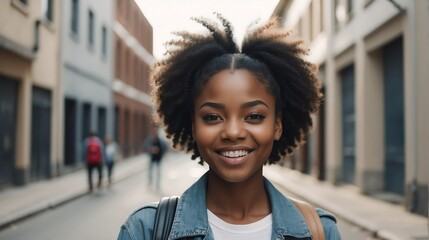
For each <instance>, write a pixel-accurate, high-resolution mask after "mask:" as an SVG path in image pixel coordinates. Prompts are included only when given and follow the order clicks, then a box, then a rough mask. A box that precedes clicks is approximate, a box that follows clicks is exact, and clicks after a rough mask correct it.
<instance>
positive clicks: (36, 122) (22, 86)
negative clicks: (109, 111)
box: [0, 0, 61, 188]
mask: <svg viewBox="0 0 429 240" xmlns="http://www.w3.org/2000/svg"><path fill="white" fill-rule="evenodd" d="M60 4H61V3H60V2H57V1H52V0H35V1H23V0H6V1H1V2H0V22H1V24H0V188H1V187H4V186H10V185H16V184H17V185H22V184H25V183H27V182H31V181H36V180H39V179H45V178H50V177H52V176H55V175H56V174H57V173H58V168H57V166H58V159H57V158H56V156H57V154H58V152H57V150H58V143H57V142H56V141H55V140H54V139H55V136H57V135H58V129H59V128H58V125H57V123H58V122H59V121H58V111H59V108H60V106H59V105H60V104H59V103H58V101H57V99H58V96H59V92H60V89H59V80H58V79H59V75H58V68H59V64H58V62H59V55H58V45H59V38H60V18H59V16H60V14H59V11H60V7H61V6H60ZM46 66H49V67H46Z"/></svg>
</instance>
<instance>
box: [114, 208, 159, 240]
mask: <svg viewBox="0 0 429 240" xmlns="http://www.w3.org/2000/svg"><path fill="white" fill-rule="evenodd" d="M157 206H158V204H157V203H152V204H147V205H145V206H143V207H141V208H139V209H137V210H135V211H134V212H133V213H131V214H130V216H129V217H128V218H127V220H126V221H125V222H124V224H122V226H121V230H120V233H119V236H118V239H121V240H125V239H151V234H152V231H153V225H154V222H155V215H156V209H157Z"/></svg>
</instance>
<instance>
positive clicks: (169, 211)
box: [152, 196, 179, 240]
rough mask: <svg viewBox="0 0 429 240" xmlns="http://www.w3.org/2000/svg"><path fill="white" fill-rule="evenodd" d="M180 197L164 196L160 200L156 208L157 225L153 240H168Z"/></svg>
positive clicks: (154, 228)
mask: <svg viewBox="0 0 429 240" xmlns="http://www.w3.org/2000/svg"><path fill="white" fill-rule="evenodd" d="M178 201H179V197H177V196H173V197H163V198H162V199H161V201H159V204H158V209H157V210H156V217H155V225H154V226H153V237H152V240H166V239H167V238H168V235H169V234H170V231H171V226H172V225H173V220H174V214H175V213H176V207H177V202H178Z"/></svg>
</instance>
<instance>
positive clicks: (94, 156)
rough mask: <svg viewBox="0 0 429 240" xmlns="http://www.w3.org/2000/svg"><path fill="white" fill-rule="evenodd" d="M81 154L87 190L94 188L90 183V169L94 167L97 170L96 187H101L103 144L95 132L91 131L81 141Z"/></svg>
mask: <svg viewBox="0 0 429 240" xmlns="http://www.w3.org/2000/svg"><path fill="white" fill-rule="evenodd" d="M82 156H83V159H84V160H85V162H86V168H87V171H88V184H89V191H90V192H92V191H93V190H94V187H93V184H92V171H93V170H94V168H95V169H97V172H98V184H97V186H98V188H101V181H102V179H103V161H104V145H103V142H102V141H101V140H100V138H98V137H97V134H96V132H94V131H91V132H90V133H89V135H88V137H87V138H85V140H84V141H83V146H82Z"/></svg>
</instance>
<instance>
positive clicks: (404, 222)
mask: <svg viewBox="0 0 429 240" xmlns="http://www.w3.org/2000/svg"><path fill="white" fill-rule="evenodd" d="M147 161H148V158H147V156H146V155H140V156H136V157H133V158H129V159H127V160H126V161H121V162H119V163H118V164H117V165H116V166H115V173H114V174H115V175H114V176H115V178H114V182H118V181H121V180H123V179H125V178H127V177H129V176H131V175H133V174H136V173H139V172H140V171H142V170H144V169H145V168H146V166H147ZM264 175H265V176H267V178H269V179H270V180H271V181H272V182H273V183H275V185H277V186H278V187H279V188H280V190H281V189H284V190H287V191H289V192H292V193H293V194H296V195H297V196H299V197H301V198H303V199H304V200H306V201H308V202H310V203H312V204H313V205H315V206H318V207H321V208H324V209H326V210H328V211H330V212H332V213H334V214H335V215H336V216H337V217H340V218H342V219H344V220H346V221H348V222H351V223H352V224H355V225H357V226H359V227H361V228H364V229H366V230H368V231H370V232H372V233H373V235H374V236H376V237H378V238H381V239H388V240H423V239H428V229H427V223H428V222H427V221H428V219H427V218H424V217H422V216H419V215H415V214H411V213H409V212H407V211H406V210H405V209H404V207H402V206H398V205H393V204H390V203H386V202H383V201H380V200H376V199H374V198H371V197H368V196H365V195H362V194H360V193H358V192H357V191H354V190H353V189H350V188H346V187H338V186H333V185H331V184H328V183H325V182H320V181H318V180H316V179H314V178H313V177H310V176H307V175H304V174H301V173H299V172H297V171H293V170H290V169H288V168H284V167H280V166H268V167H265V170H264ZM87 187H88V186H87V176H86V171H77V172H74V173H70V174H67V175H64V176H61V177H58V178H53V179H50V180H46V181H41V182H37V183H31V184H28V185H26V186H23V187H16V188H11V189H6V190H4V191H1V192H0V206H1V208H0V230H1V229H2V228H4V227H5V226H7V225H9V224H12V223H14V222H16V221H18V220H20V219H23V218H26V217H28V216H31V215H34V214H37V213H39V212H41V211H44V210H46V209H49V208H54V207H56V206H58V205H61V204H63V203H65V202H68V201H71V200H73V199H76V198H78V197H80V196H84V195H85V194H88V188H87Z"/></svg>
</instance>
